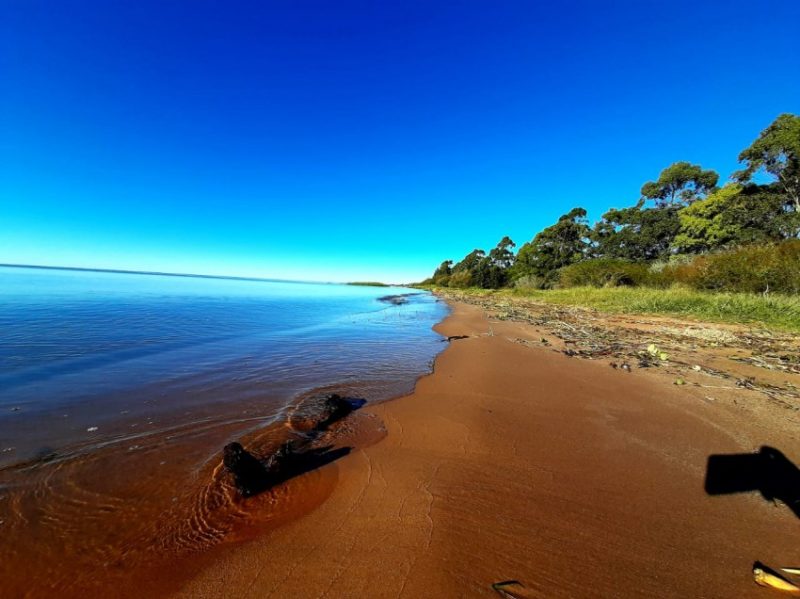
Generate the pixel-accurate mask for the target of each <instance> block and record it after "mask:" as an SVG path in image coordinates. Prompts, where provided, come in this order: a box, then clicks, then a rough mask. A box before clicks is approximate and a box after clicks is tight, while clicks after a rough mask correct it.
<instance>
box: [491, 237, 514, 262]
mask: <svg viewBox="0 0 800 599" xmlns="http://www.w3.org/2000/svg"><path fill="white" fill-rule="evenodd" d="M515 247H517V244H516V243H514V242H513V241H511V238H510V237H509V236H508V235H506V236H505V237H503V238H502V239H501V240H500V241H499V243H498V244H497V246H496V247H495V248H494V249H493V250H492V251H490V252H489V259H490V260H491V261H492V264H494V265H495V266H498V267H500V268H503V269H505V268H510V267H511V266H513V264H514V252H513V251H512V250H513V249H514V248H515Z"/></svg>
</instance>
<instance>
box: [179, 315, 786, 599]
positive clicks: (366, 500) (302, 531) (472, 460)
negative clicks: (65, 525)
mask: <svg viewBox="0 0 800 599" xmlns="http://www.w3.org/2000/svg"><path fill="white" fill-rule="evenodd" d="M438 330H439V331H440V332H441V333H442V334H445V335H471V337H469V338H467V339H462V340H457V341H453V342H452V343H451V345H450V347H449V348H448V349H447V350H446V351H445V352H444V353H443V354H442V355H441V356H440V357H439V358H438V359H437V362H436V372H435V373H434V374H433V375H431V376H428V377H426V378H424V379H422V380H421V381H420V382H419V384H418V387H417V390H416V392H415V393H414V394H412V395H410V396H407V397H403V398H400V399H398V400H395V401H392V402H389V403H387V404H383V405H380V406H375V407H371V408H367V409H368V410H369V411H371V412H374V413H375V414H376V415H377V416H378V417H380V418H381V419H382V420H383V421H384V422H385V424H386V427H387V429H388V436H387V437H386V438H385V439H384V440H382V441H380V442H378V443H376V444H374V445H371V446H368V447H366V448H364V449H358V450H356V451H354V452H353V453H351V454H350V455H349V456H347V457H346V458H344V459H342V460H340V461H338V462H336V463H335V464H332V465H329V466H327V467H326V468H329V469H332V470H338V484H337V485H336V488H335V489H334V491H333V492H332V494H331V495H330V497H328V499H327V500H326V501H324V503H322V505H320V506H319V507H318V508H317V509H316V510H314V511H313V512H311V513H310V514H307V515H305V516H303V517H302V518H300V519H298V520H296V521H294V522H291V523H289V524H287V525H285V526H283V527H281V528H279V529H277V530H275V531H273V532H272V533H270V534H268V535H266V536H264V537H262V538H260V539H258V540H256V541H253V542H250V543H247V544H243V545H239V546H233V547H231V548H230V549H228V550H226V551H225V552H223V553H222V557H221V558H220V559H219V560H217V561H216V562H215V563H214V564H213V565H212V566H211V567H209V568H207V569H206V570H205V571H204V572H203V573H202V574H201V575H200V576H199V577H197V578H195V579H194V580H192V581H191V582H189V583H188V584H187V585H186V586H185V588H184V590H183V595H185V596H186V597H190V596H191V597H222V596H226V597H234V596H235V597H269V596H274V597H400V596H403V597H462V596H476V597H478V596H487V597H488V596H497V595H496V594H495V593H494V591H492V590H491V587H490V585H491V583H492V582H496V581H500V580H504V579H509V578H514V579H518V580H520V581H522V582H523V583H524V584H525V585H526V592H527V594H526V595H525V596H534V597H769V596H771V595H773V594H774V593H773V592H771V591H768V590H764V589H761V588H759V587H757V586H755V585H754V584H753V582H752V577H751V574H750V568H751V565H752V562H753V561H754V560H756V559H758V560H762V561H765V562H767V563H769V564H773V565H798V564H800V519H798V518H796V517H795V515H794V514H793V513H792V512H791V511H790V510H789V509H787V508H786V507H785V506H783V505H778V506H776V505H773V504H772V503H768V502H766V501H764V500H763V499H762V498H761V497H760V496H759V495H757V494H739V495H726V496H716V497H710V496H708V495H706V493H705V492H704V490H703V481H704V476H705V469H706V460H707V458H708V456H709V455H710V454H713V453H735V452H747V451H753V450H754V449H757V448H758V447H759V446H761V445H771V446H773V447H776V448H778V449H780V450H781V451H782V452H784V453H785V454H786V456H787V457H788V458H789V459H791V460H792V461H793V462H795V463H798V462H800V441H798V434H797V429H796V428H795V429H793V428H792V426H787V423H786V422H785V419H786V418H791V417H794V418H796V416H781V415H780V414H778V415H777V416H776V418H783V419H784V421H782V422H781V423H780V426H777V425H776V426H771V424H770V422H768V421H764V420H763V419H762V420H760V421H759V420H757V419H754V418H752V417H750V416H749V415H748V414H749V413H746V412H743V411H737V410H736V409H735V408H732V407H731V406H730V405H728V404H725V403H723V402H708V401H704V400H703V398H702V395H701V394H700V393H699V392H698V391H696V390H694V389H691V388H689V387H677V386H674V385H671V384H669V382H668V381H667V380H665V379H664V377H659V376H657V375H652V374H649V373H648V372H645V371H634V372H633V373H625V372H623V371H621V370H614V369H612V368H610V367H609V366H608V364H607V363H605V362H602V361H596V362H594V361H587V360H577V359H574V358H569V357H566V356H564V355H563V354H561V353H557V352H554V351H549V350H547V349H545V348H537V347H534V346H532V345H526V344H524V343H519V342H516V341H514V340H515V339H516V340H518V339H519V338H526V337H529V338H535V336H536V335H537V334H538V333H537V332H536V331H534V330H533V329H532V327H531V326H530V325H525V324H519V323H513V322H494V323H491V329H490V323H489V322H488V320H487V318H486V315H485V314H484V312H483V311H482V310H481V309H480V308H478V307H475V306H467V305H464V304H456V305H455V309H454V313H453V315H452V316H451V317H450V318H448V319H447V320H446V321H445V322H444V323H442V324H441V325H439V327H438ZM490 330H491V333H492V334H491V335H490V334H489V332H490ZM731 405H735V404H731ZM793 414H796V412H795V413H793ZM764 417H766V416H764Z"/></svg>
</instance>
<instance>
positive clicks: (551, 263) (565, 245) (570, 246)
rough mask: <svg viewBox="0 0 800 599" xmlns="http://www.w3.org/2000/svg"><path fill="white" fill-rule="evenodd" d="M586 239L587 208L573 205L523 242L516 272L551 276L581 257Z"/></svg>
mask: <svg viewBox="0 0 800 599" xmlns="http://www.w3.org/2000/svg"><path fill="white" fill-rule="evenodd" d="M588 239H589V225H588V224H587V221H586V210H584V209H583V208H573V209H572V210H570V211H569V212H568V213H567V214H564V215H563V216H561V217H560V218H559V219H558V222H557V223H556V224H554V225H551V226H549V227H547V228H545V229H543V230H542V231H541V232H539V233H537V234H536V236H535V237H534V238H533V239H532V240H531V241H530V242H528V243H526V244H523V246H522V247H521V248H520V249H519V254H518V255H517V262H516V265H517V268H516V271H517V275H518V276H519V275H535V276H537V277H543V278H548V277H550V276H551V274H552V273H553V272H555V271H556V270H558V269H559V268H562V267H564V266H568V265H570V264H574V263H575V262H578V261H579V260H581V259H582V258H583V257H584V255H585V253H586V251H587V249H588V246H589V243H588Z"/></svg>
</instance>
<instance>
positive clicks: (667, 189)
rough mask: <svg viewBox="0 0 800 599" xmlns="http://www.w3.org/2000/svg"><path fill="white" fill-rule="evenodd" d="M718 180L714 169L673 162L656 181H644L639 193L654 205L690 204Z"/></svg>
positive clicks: (711, 187)
mask: <svg viewBox="0 0 800 599" xmlns="http://www.w3.org/2000/svg"><path fill="white" fill-rule="evenodd" d="M718 180H719V175H718V174H717V173H716V172H715V171H712V170H707V171H704V170H703V169H702V167H700V166H699V165H697V164H691V163H689V162H675V163H673V164H672V165H670V166H668V167H667V168H665V169H664V170H663V171H661V174H660V175H659V176H658V180H657V181H648V182H647V183H645V184H644V185H643V186H642V191H641V193H642V196H643V197H644V198H647V199H648V200H655V202H656V206H663V205H674V204H675V203H676V202H678V203H683V204H690V203H691V202H693V201H694V200H696V199H697V198H698V197H700V196H702V195H703V194H706V193H708V192H709V191H711V190H712V189H714V187H715V186H716V184H717V181H718Z"/></svg>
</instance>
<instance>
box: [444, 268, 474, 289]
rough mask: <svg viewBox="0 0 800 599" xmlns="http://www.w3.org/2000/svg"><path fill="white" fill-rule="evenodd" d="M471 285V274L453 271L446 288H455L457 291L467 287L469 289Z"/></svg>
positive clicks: (463, 271) (465, 271) (466, 271)
mask: <svg viewBox="0 0 800 599" xmlns="http://www.w3.org/2000/svg"><path fill="white" fill-rule="evenodd" d="M472 285H473V280H472V273H471V272H469V271H468V270H458V271H455V272H454V273H453V274H452V275H450V279H449V281H448V282H447V286H448V287H455V288H459V289H465V288H467V287H471V286H472Z"/></svg>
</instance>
